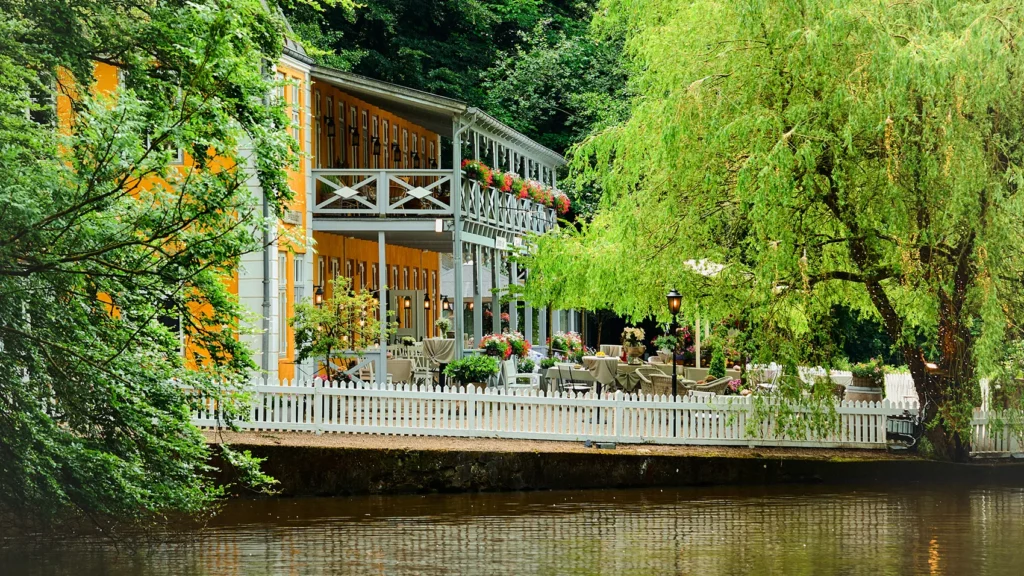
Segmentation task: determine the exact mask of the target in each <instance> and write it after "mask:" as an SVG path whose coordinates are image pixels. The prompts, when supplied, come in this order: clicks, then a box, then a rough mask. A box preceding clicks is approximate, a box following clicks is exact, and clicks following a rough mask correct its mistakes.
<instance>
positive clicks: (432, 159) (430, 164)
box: [427, 140, 437, 168]
mask: <svg viewBox="0 0 1024 576" xmlns="http://www.w3.org/2000/svg"><path fill="white" fill-rule="evenodd" d="M427 158H429V160H427V168H437V152H436V150H435V149H434V141H433V140H431V141H430V155H429V156H427Z"/></svg>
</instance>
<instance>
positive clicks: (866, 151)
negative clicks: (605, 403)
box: [527, 0, 1024, 455]
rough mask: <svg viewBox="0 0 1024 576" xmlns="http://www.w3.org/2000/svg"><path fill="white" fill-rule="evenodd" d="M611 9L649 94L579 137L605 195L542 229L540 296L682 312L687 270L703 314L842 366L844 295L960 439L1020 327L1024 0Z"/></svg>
mask: <svg viewBox="0 0 1024 576" xmlns="http://www.w3.org/2000/svg"><path fill="white" fill-rule="evenodd" d="M599 14H600V16H599V20H600V21H601V22H599V24H600V25H606V26H609V27H612V28H616V29H624V30H627V31H628V33H627V38H626V57H627V58H628V59H629V61H630V69H631V70H633V71H634V74H633V75H632V78H631V86H630V91H631V92H632V93H633V94H635V95H636V96H635V98H634V100H633V102H632V107H631V115H630V117H629V119H628V121H626V122H623V123H620V124H618V125H615V126H612V127H609V128H607V129H604V130H601V131H598V132H596V133H595V134H593V135H592V136H591V137H590V138H589V139H588V140H587V141H585V142H584V143H583V144H582V145H581V146H580V147H578V148H577V150H576V151H575V157H574V158H575V159H574V163H575V164H574V165H575V168H576V170H578V171H579V172H580V173H581V174H582V175H583V177H585V178H592V179H594V180H595V181H597V182H599V183H600V184H601V185H602V186H603V189H604V190H605V191H606V194H605V197H604V199H603V200H602V202H603V204H602V207H601V209H600V211H599V213H598V214H597V215H596V216H595V218H594V220H593V222H592V223H591V224H590V225H588V226H585V227H583V228H582V230H580V231H574V230H568V229H563V230H562V231H561V232H560V233H559V234H556V235H552V236H550V237H546V238H541V239H539V242H538V244H539V246H538V248H537V250H536V251H535V252H534V253H533V257H532V263H531V265H532V268H533V269H532V273H531V276H530V278H531V285H530V286H528V287H527V295H528V297H530V298H531V299H533V300H535V301H542V302H553V303H555V304H556V305H558V306H560V307H586V308H591V309H593V308H602V307H607V308H611V309H614V310H615V311H617V312H620V313H623V314H626V315H631V316H633V317H635V318H640V317H644V316H647V315H651V314H654V315H659V316H660V317H662V318H664V317H665V312H664V307H665V304H664V294H665V292H666V291H667V289H668V288H669V287H671V286H679V287H684V288H685V291H684V294H685V295H687V296H688V297H689V305H690V307H691V309H692V307H693V306H695V305H696V304H698V303H700V304H701V305H702V306H703V307H704V308H705V310H710V311H711V312H712V314H713V315H715V316H717V317H724V316H726V315H728V314H734V313H740V312H743V313H744V315H745V316H746V317H748V318H749V319H750V325H751V327H752V329H754V330H756V331H758V333H759V334H758V338H757V342H758V347H759V349H760V355H761V356H762V358H765V359H780V357H782V358H789V359H790V360H792V361H824V362H828V359H829V358H830V357H833V356H834V355H835V354H836V350H835V348H834V346H831V345H830V343H829V342H827V338H822V337H821V336H822V335H823V334H827V333H828V326H829V322H830V310H831V309H832V307H833V306H835V305H845V306H848V307H850V308H851V309H852V310H854V311H857V312H859V313H863V314H866V315H867V317H868V318H875V319H877V320H878V321H879V322H880V323H881V324H882V326H883V327H884V328H885V330H886V332H887V334H888V336H889V338H890V339H891V340H892V342H893V344H894V346H895V347H896V349H897V350H899V352H900V353H901V355H902V356H903V360H904V361H905V362H906V363H907V364H908V365H909V367H910V369H911V373H912V374H913V376H914V379H915V382H916V383H917V386H918V390H919V391H920V392H921V394H922V397H923V399H924V401H925V403H926V404H925V406H926V416H927V418H928V419H929V421H931V423H932V424H937V423H938V424H940V426H939V428H940V431H942V434H939V435H938V436H939V437H942V438H944V439H945V442H944V446H938V447H937V448H938V449H939V450H940V451H943V450H946V446H948V447H949V450H948V451H945V452H944V453H945V454H947V455H962V454H964V450H963V448H964V446H963V442H962V441H963V439H964V438H965V437H966V433H967V430H968V423H969V418H970V407H971V405H972V404H973V403H974V402H975V401H976V400H977V376H976V368H979V367H980V368H981V369H982V370H983V371H986V370H987V369H988V368H990V367H992V366H993V365H994V364H995V361H996V360H997V359H998V356H999V354H1000V352H1001V350H1003V349H1004V346H1003V343H1004V342H1005V341H1006V340H1007V339H1008V338H1017V337H1019V336H1020V334H1019V326H1020V321H1021V306H1020V304H1021V297H1022V296H1024V294H1022V290H1021V287H1022V284H1021V279H1022V277H1024V262H1022V255H1024V253H1022V248H1024V235H1022V233H1021V232H1022V230H1021V226H1022V222H1024V219H1022V216H1024V210H1022V204H1021V201H1022V200H1021V195H1020V194H1019V193H1018V189H1019V186H1020V184H1021V176H1022V174H1021V164H1022V160H1024V157H1022V156H1024V138H1022V137H1024V117H1022V116H1024V114H1022V112H1024V110H1022V107H1024V103H1022V100H1021V98H1020V94H1021V93H1022V88H1024V86H1022V81H1024V59H1022V58H1020V54H1019V50H1020V47H1019V45H1018V43H1019V36H1020V33H1021V30H1022V24H1024V20H1022V19H1024V14H1022V12H1021V10H1020V6H1019V3H1018V2H1010V1H1001V2H972V1H952V0H930V1H925V2H877V1H867V0H864V1H845V0H844V1H839V0H802V1H798V2H779V3H773V2H763V1H757V0H740V1H737V2H713V1H700V0H698V1H682V0H606V1H605V2H603V4H602V6H601V11H600V12H599ZM687 261H690V262H689V263H687ZM702 261H707V262H714V263H720V264H722V265H724V266H725V267H724V269H723V270H722V271H721V272H719V273H717V274H714V275H705V274H700V273H697V272H698V271H699V270H700V269H701V266H700V263H701V262H702ZM584 271H585V272H584ZM705 271H706V270H705ZM925 351H929V354H934V355H935V356H929V357H927V358H926V357H925ZM926 360H930V361H934V362H936V363H937V365H938V370H937V371H930V370H928V369H927V367H926V365H925V361H926ZM954 437H955V438H954ZM936 439H939V438H938V437H937V438H936ZM954 452H955V454H954Z"/></svg>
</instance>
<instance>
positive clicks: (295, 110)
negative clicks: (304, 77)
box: [292, 81, 302, 140]
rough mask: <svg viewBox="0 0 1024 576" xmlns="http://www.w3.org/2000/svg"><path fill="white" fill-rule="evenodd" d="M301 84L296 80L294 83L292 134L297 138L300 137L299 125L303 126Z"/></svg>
mask: <svg viewBox="0 0 1024 576" xmlns="http://www.w3.org/2000/svg"><path fill="white" fill-rule="evenodd" d="M299 105H300V102H299V84H298V82H297V81H296V83H295V84H292V136H294V137H295V139H296V140H298V139H299V127H300V126H302V120H300V119H299Z"/></svg>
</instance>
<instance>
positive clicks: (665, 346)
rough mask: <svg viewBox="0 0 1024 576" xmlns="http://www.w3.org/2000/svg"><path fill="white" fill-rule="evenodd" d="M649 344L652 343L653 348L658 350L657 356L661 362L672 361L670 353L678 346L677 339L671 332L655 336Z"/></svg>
mask: <svg viewBox="0 0 1024 576" xmlns="http://www.w3.org/2000/svg"><path fill="white" fill-rule="evenodd" d="M651 344H654V348H655V349H656V350H657V351H658V358H659V359H660V360H661V362H662V363H663V364H671V363H672V354H673V353H674V352H675V350H676V348H677V347H678V346H679V339H678V338H676V337H675V336H672V335H671V334H662V335H661V336H658V337H657V338H655V339H654V340H653V341H652V342H651Z"/></svg>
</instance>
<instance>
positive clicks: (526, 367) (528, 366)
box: [519, 358, 537, 373]
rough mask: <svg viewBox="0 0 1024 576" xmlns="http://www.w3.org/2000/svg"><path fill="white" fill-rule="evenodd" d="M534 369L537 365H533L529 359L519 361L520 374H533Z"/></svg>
mask: <svg viewBox="0 0 1024 576" xmlns="http://www.w3.org/2000/svg"><path fill="white" fill-rule="evenodd" d="M536 367H537V365H536V364H534V362H533V360H530V359H529V358H523V359H522V360H520V361H519V371H520V372H523V373H529V372H533V369H534V368H536Z"/></svg>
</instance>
